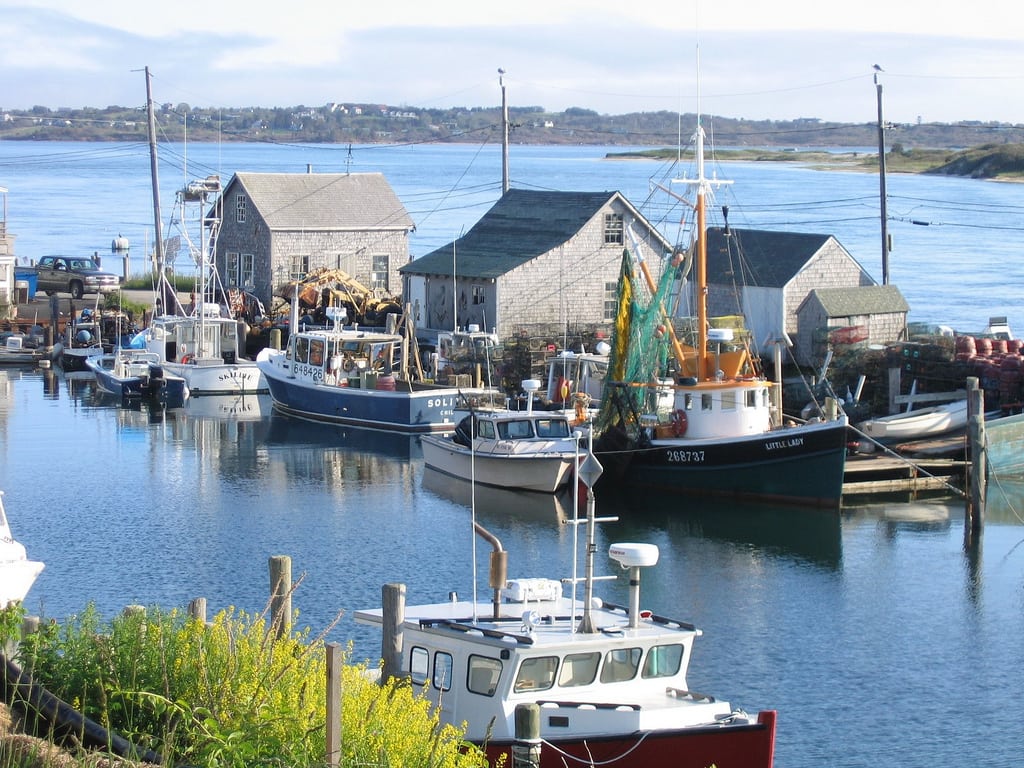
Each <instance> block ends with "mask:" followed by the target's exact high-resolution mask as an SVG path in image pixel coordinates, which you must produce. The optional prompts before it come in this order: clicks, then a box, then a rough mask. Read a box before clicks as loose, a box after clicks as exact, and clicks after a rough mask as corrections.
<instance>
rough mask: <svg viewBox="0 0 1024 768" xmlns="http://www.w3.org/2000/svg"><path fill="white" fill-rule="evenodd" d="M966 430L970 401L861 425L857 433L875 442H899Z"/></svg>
mask: <svg viewBox="0 0 1024 768" xmlns="http://www.w3.org/2000/svg"><path fill="white" fill-rule="evenodd" d="M965 426H967V401H966V400H954V401H953V402H951V403H945V404H944V405H934V406H931V407H928V408H919V409H917V410H914V411H907V412H905V413H896V414H893V415H892V416H880V417H879V418H877V419H868V420H867V421H862V422H861V423H860V424H858V425H857V429H859V430H860V431H861V432H863V433H864V434H865V435H867V436H868V437H870V438H872V439H874V440H879V441H885V442H899V441H901V440H918V439H920V438H922V437H933V436H935V435H944V434H946V433H947V432H952V431H953V430H956V429H961V428H963V427H965Z"/></svg>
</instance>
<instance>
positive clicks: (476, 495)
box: [423, 467, 585, 526]
mask: <svg viewBox="0 0 1024 768" xmlns="http://www.w3.org/2000/svg"><path fill="white" fill-rule="evenodd" d="M423 487H424V488H425V489H427V490H428V491H430V492H431V493H434V494H436V495H438V496H440V497H441V498H444V499H447V500H448V501H453V502H455V503H456V504H459V505H461V506H463V507H466V508H467V509H474V508H475V509H476V514H477V519H478V520H479V521H480V522H481V524H483V525H485V526H486V525H487V522H486V521H487V520H488V519H495V520H502V521H503V522H505V523H507V522H508V518H513V519H518V520H521V521H524V522H525V521H530V522H535V523H549V524H550V523H556V524H564V523H565V522H566V521H567V520H571V519H572V518H573V516H574V515H573V493H572V489H571V488H566V489H563V490H562V491H561V492H559V493H530V492H528V491H514V490H508V489H506V488H492V487H490V486H485V485H477V486H476V487H475V488H474V487H473V484H472V483H470V482H469V481H467V480H461V479H459V478H456V477H451V476H450V475H446V474H444V473H442V472H438V471H437V470H435V469H433V468H431V467H424V468H423ZM581 505H582V502H581ZM584 509H585V507H584Z"/></svg>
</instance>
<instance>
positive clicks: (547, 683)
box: [513, 656, 558, 693]
mask: <svg viewBox="0 0 1024 768" xmlns="http://www.w3.org/2000/svg"><path fill="white" fill-rule="evenodd" d="M556 669H558V657H557V656H540V657H538V658H535V659H523V663H522V664H520V665H519V674H517V675H516V684H515V686H513V690H514V691H515V692H516V693H522V692H523V691H546V690H547V689H548V688H550V687H551V686H552V685H554V683H555V670H556Z"/></svg>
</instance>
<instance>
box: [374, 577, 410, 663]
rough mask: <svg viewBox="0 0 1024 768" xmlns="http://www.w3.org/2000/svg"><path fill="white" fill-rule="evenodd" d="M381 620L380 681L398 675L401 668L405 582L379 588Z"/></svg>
mask: <svg viewBox="0 0 1024 768" xmlns="http://www.w3.org/2000/svg"><path fill="white" fill-rule="evenodd" d="M381 606H382V608H383V612H384V615H383V617H382V618H383V622H384V625H383V627H382V630H383V631H382V634H381V641H380V644H381V645H380V658H381V661H383V663H384V664H383V669H382V670H381V676H380V679H381V682H382V683H385V682H387V680H388V678H391V677H398V676H399V674H400V673H401V670H402V644H403V642H404V638H403V636H402V623H403V622H404V621H405V584H385V585H384V586H383V588H382V589H381Z"/></svg>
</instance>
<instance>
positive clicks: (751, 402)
mask: <svg viewBox="0 0 1024 768" xmlns="http://www.w3.org/2000/svg"><path fill="white" fill-rule="evenodd" d="M746 406H747V408H757V390H756V389H748V390H747V397H746Z"/></svg>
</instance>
